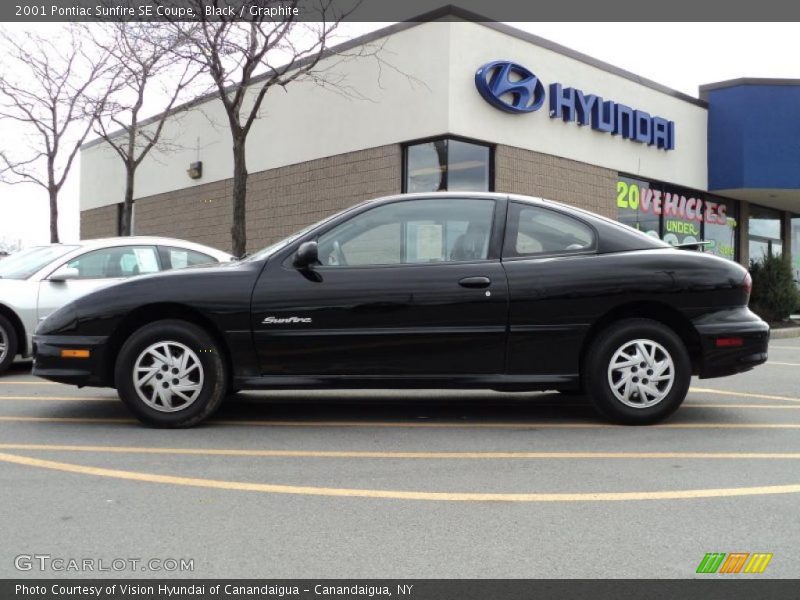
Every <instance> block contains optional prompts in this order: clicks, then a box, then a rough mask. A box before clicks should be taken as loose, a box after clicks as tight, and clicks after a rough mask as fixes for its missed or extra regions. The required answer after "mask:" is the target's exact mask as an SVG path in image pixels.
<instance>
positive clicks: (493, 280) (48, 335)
mask: <svg viewBox="0 0 800 600" xmlns="http://www.w3.org/2000/svg"><path fill="white" fill-rule="evenodd" d="M750 287H751V280H750V276H749V274H748V273H747V271H746V270H745V269H744V268H742V267H741V266H739V265H738V264H736V263H733V262H730V261H727V260H724V259H722V258H717V257H715V256H711V255H709V254H703V253H699V252H688V251H685V250H679V249H674V248H671V247H670V246H668V245H667V244H665V243H663V242H661V241H660V240H657V239H653V238H651V237H648V236H647V235H645V234H643V233H640V232H638V231H636V230H634V229H631V228H629V227H626V226H624V225H621V224H619V223H616V222H614V221H612V220H610V219H606V218H604V217H600V216H598V215H595V214H592V213H589V212H586V211H582V210H578V209H575V208H571V207H568V206H565V205H561V204H557V203H554V202H547V201H543V200H538V199H534V198H529V197H524V196H513V195H507V194H473V193H460V194H459V193H441V194H439V193H437V194H427V195H420V194H414V195H403V196H393V197H390V198H383V199H379V200H373V201H370V202H365V203H363V204H360V205H358V206H355V207H353V208H351V209H348V210H346V211H344V212H342V213H339V214H337V215H335V216H333V217H331V218H329V219H326V220H325V221H322V222H321V223H318V224H317V225H314V226H312V227H310V228H308V229H306V230H304V231H302V232H300V233H298V234H296V235H294V236H292V237H289V238H287V239H285V240H283V241H282V242H279V243H277V244H275V245H274V246H271V247H269V248H266V249H264V250H262V251H260V252H258V253H257V254H254V255H253V256H250V257H249V258H246V259H245V260H242V261H239V262H234V263H228V264H221V265H213V266H205V267H190V268H186V269H180V270H177V271H172V272H167V273H159V274H155V275H147V276H140V277H137V278H134V279H131V280H128V281H126V282H124V283H120V284H117V285H114V286H112V287H109V288H106V289H104V290H102V291H98V292H94V293H92V294H90V295H88V296H85V297H83V298H81V299H79V300H77V301H75V302H73V303H71V304H69V305H67V306H66V307H64V308H62V309H60V310H58V311H57V312H55V313H53V314H52V315H51V316H50V317H48V318H47V319H46V320H45V321H44V322H43V323H42V324H41V325H40V326H39V328H38V330H37V333H36V336H35V339H34V342H35V365H34V373H35V374H36V375H38V376H40V377H44V378H46V379H51V380H53V381H59V382H64V383H72V384H76V385H80V386H85V385H88V386H108V387H115V388H116V389H117V390H118V391H119V395H120V397H121V398H122V400H123V401H124V402H125V404H126V405H127V406H128V407H129V409H130V410H131V411H133V412H134V413H135V414H136V416H137V417H139V419H141V420H142V421H144V422H145V423H148V424H150V425H155V426H161V427H187V426H191V425H194V424H196V423H199V422H201V421H202V420H204V419H206V418H207V417H208V416H209V415H211V414H212V413H213V412H214V411H215V410H216V409H217V407H218V406H219V405H220V403H221V402H222V400H223V399H224V398H225V396H226V394H228V393H230V392H232V391H236V390H244V389H274V388H328V387H337V388H342V387H350V388H369V387H372V388H389V387H399V388H412V387H413V388H490V389H497V390H509V391H515V390H540V389H555V390H565V391H566V390H583V391H584V392H585V393H587V394H588V395H589V396H590V397H591V399H592V401H593V403H594V405H595V407H596V408H597V409H598V410H599V411H600V412H601V413H602V414H604V415H605V416H607V417H608V418H610V419H612V420H614V421H617V422H621V423H630V424H643V423H653V422H656V421H659V420H661V419H664V418H665V417H667V416H668V415H670V414H671V413H672V412H673V411H675V410H676V409H677V408H678V406H680V404H681V402H683V399H684V397H685V396H686V393H687V391H688V388H689V381H690V377H691V375H692V374H697V375H699V376H700V377H718V376H722V375H728V374H731V373H737V372H740V371H745V370H747V369H750V368H752V367H753V366H755V365H758V364H760V363H763V362H764V361H766V359H767V342H768V339H769V327H768V326H767V324H766V323H764V322H763V321H762V320H761V319H759V318H758V317H757V316H756V315H754V314H753V313H752V312H750V311H749V310H748V308H747V301H748V298H749V295H750Z"/></svg>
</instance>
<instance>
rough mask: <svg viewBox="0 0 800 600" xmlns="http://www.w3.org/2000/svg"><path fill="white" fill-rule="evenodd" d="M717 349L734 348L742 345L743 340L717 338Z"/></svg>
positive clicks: (738, 338) (737, 338)
mask: <svg viewBox="0 0 800 600" xmlns="http://www.w3.org/2000/svg"><path fill="white" fill-rule="evenodd" d="M716 345H717V348H736V347H738V346H743V345H744V340H743V339H742V338H740V337H722V338H717V341H716Z"/></svg>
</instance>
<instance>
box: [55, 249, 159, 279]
mask: <svg viewBox="0 0 800 600" xmlns="http://www.w3.org/2000/svg"><path fill="white" fill-rule="evenodd" d="M67 266H68V267H69V268H71V269H77V271H78V276H77V277H76V278H75V279H118V278H123V277H132V276H134V275H144V274H145V273H156V272H157V271H158V270H159V266H158V256H157V255H156V249H155V247H154V246H117V247H113V248H103V249H101V250H93V251H91V252H87V253H86V254H83V255H81V256H78V257H77V258H73V259H72V260H71V261H69V262H68V263H67Z"/></svg>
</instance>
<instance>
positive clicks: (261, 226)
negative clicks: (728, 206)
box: [81, 144, 617, 251]
mask: <svg viewBox="0 0 800 600" xmlns="http://www.w3.org/2000/svg"><path fill="white" fill-rule="evenodd" d="M401 162H402V151H401V147H400V145H399V144H397V145H389V146H380V147H377V148H370V149H367V150H360V151H357V152H349V153H347V154H340V155H337V156H331V157H327V158H321V159H318V160H314V161H309V162H305V163H299V164H295V165H288V166H285V167H279V168H277V169H271V170H269V171H262V172H259V173H252V174H250V177H249V178H248V194H247V247H248V251H254V250H257V249H259V248H262V247H264V246H267V245H269V244H271V243H273V242H275V241H277V240H279V239H281V238H283V237H285V236H287V235H289V234H291V233H293V232H295V231H297V230H299V229H301V228H303V227H305V226H307V225H310V224H311V223H314V222H316V221H318V220H320V219H322V218H324V217H326V216H328V215H330V214H333V213H335V212H338V211H340V210H342V209H344V208H347V207H349V206H352V205H353V204H356V203H358V202H361V201H362V200H366V199H369V198H376V197H379V196H386V195H389V194H397V193H399V192H400V177H401ZM616 180H617V174H616V172H615V171H611V170H609V169H604V168H602V167H595V166H592V165H587V164H584V163H580V162H576V161H572V160H567V159H564V158H558V157H555V156H549V155H547V154H541V153H538V152H531V151H529V150H523V149H520V148H514V147H511V146H497V149H496V151H495V189H496V190H497V191H498V192H512V193H518V194H528V195H531V196H541V197H544V198H548V199H551V200H558V201H560V202H565V203H567V204H572V205H574V206H579V207H581V208H586V209H588V210H592V211H595V212H598V213H600V214H603V215H607V216H609V217H612V218H615V217H616V209H615V208H614V206H615V205H614V198H615V197H616ZM231 194H232V180H230V179H227V180H224V181H217V182H213V183H208V184H205V185H200V186H194V187H189V188H184V189H181V190H175V191H173V192H168V193H164V194H158V195H156V196H150V197H148V198H140V199H139V200H137V201H136V217H135V233H136V234H137V235H161V236H168V237H177V238H182V239H187V240H192V241H195V242H199V243H202V244H208V245H209V246H214V247H216V248H220V249H222V250H230V246H231V243H230V228H231V212H232V209H231ZM81 235H82V237H83V238H90V237H100V236H109V235H116V207H115V206H109V207H103V208H98V209H93V210H87V211H83V212H82V213H81Z"/></svg>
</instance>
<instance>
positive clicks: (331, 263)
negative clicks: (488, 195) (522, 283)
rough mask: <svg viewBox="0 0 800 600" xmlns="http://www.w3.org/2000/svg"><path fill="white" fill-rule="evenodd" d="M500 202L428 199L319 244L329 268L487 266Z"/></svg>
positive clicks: (351, 225) (370, 214)
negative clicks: (474, 263) (476, 263)
mask: <svg viewBox="0 0 800 600" xmlns="http://www.w3.org/2000/svg"><path fill="white" fill-rule="evenodd" d="M493 216H494V200H483V199H466V198H465V199H442V200H439V199H423V200H404V201H400V202H394V203H392V204H386V205H383V206H378V207H376V208H373V209H371V210H368V211H366V212H364V213H361V214H359V215H356V216H355V217H353V218H351V219H350V220H348V221H346V222H344V223H341V224H340V225H337V226H336V227H334V228H333V229H331V230H330V231H328V232H326V233H324V234H322V235H321V236H320V238H319V239H318V245H319V259H320V262H322V264H323V266H328V267H342V266H365V265H396V264H420V263H441V262H452V261H472V260H486V258H487V257H488V255H489V240H490V237H491V231H492V220H493Z"/></svg>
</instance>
